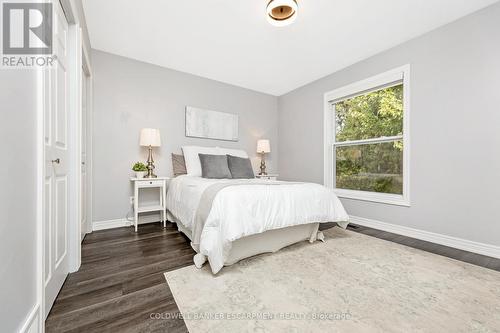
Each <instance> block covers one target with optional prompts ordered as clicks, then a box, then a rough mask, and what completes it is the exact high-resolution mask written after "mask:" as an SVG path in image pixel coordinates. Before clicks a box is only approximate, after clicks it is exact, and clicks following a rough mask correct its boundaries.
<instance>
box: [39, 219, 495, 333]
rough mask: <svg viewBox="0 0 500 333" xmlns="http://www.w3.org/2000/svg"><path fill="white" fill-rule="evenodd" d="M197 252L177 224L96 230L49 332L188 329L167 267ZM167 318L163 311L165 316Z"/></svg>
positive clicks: (485, 262)
mask: <svg viewBox="0 0 500 333" xmlns="http://www.w3.org/2000/svg"><path fill="white" fill-rule="evenodd" d="M349 229H350V230H352V231H355V232H359V233H362V234H365V235H370V236H373V237H377V238H381V239H385V240H388V241H392V242H396V243H399V244H403V245H406V246H410V247H414V248H418V249H421V250H424V251H428V252H432V253H436V254H439V255H443V256H446V257H450V258H453V259H457V260H462V261H465V262H468V263H471V264H475V265H479V266H483V267H486V268H490V269H494V270H497V271H500V260H499V259H495V258H490V257H485V256H481V255H478V254H473V253H470V252H466V251H461V250H457V249H453V248H450V247H446V246H442V245H437V244H433V243H429V242H425V241H420V240H417V239H413V238H408V237H405V236H399V235H396V234H391V233H387V232H384V231H380V230H375V229H371V228H366V227H361V226H355V225H351V226H350V227H349ZM193 255H194V251H193V250H192V249H191V247H190V245H189V240H187V238H185V237H184V236H183V235H181V234H180V233H179V232H178V231H177V228H176V227H175V225H174V224H172V223H168V224H167V228H166V229H163V228H162V227H161V225H160V224H159V223H152V224H146V225H141V226H140V227H139V232H138V233H135V232H134V229H133V228H132V227H129V228H118V229H111V230H103V231H96V232H93V233H91V234H89V235H87V236H86V237H85V240H84V241H83V245H82V265H81V268H80V270H79V271H78V272H76V273H72V274H70V275H69V276H68V278H67V280H66V282H65V283H64V286H63V288H62V289H61V292H60V293H59V295H58V296H57V299H56V302H55V303H54V306H53V308H52V310H51V312H50V314H49V317H48V318H47V321H46V330H47V332H49V333H50V332H187V329H186V326H185V324H184V321H183V320H182V319H151V315H152V314H153V315H154V314H156V313H161V314H165V313H170V314H176V313H178V311H179V310H178V308H177V305H176V304H175V301H174V298H173V296H172V293H171V292H170V289H169V287H168V285H167V283H166V281H165V278H164V276H163V273H164V272H167V271H169V270H174V269H177V268H180V267H184V266H187V265H191V264H192V259H193ZM163 318H165V315H163Z"/></svg>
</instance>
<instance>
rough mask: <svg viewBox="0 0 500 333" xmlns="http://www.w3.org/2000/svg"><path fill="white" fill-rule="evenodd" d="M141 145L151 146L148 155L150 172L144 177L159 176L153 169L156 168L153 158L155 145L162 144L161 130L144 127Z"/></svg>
mask: <svg viewBox="0 0 500 333" xmlns="http://www.w3.org/2000/svg"><path fill="white" fill-rule="evenodd" d="M140 145H141V146H143V147H149V156H148V166H147V169H148V174H147V175H146V176H144V178H157V177H156V175H155V174H154V172H153V170H154V169H155V165H154V160H153V147H160V146H161V137H160V130H159V129H156V128H143V129H142V130H141V140H140Z"/></svg>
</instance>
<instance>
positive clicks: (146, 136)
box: [139, 128, 161, 147]
mask: <svg viewBox="0 0 500 333" xmlns="http://www.w3.org/2000/svg"><path fill="white" fill-rule="evenodd" d="M139 144H140V145H141V146H145V147H149V146H151V147H160V146H161V137H160V130H159V129H156V128H143V129H141V140H140V143H139Z"/></svg>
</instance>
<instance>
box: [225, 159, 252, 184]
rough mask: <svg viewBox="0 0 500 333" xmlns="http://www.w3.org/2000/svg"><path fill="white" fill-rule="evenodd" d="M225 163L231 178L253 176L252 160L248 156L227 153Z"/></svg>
mask: <svg viewBox="0 0 500 333" xmlns="http://www.w3.org/2000/svg"><path fill="white" fill-rule="evenodd" d="M227 165H228V167H229V171H231V176H232V177H233V178H239V179H242V178H246V179H248V178H255V175H254V173H253V168H252V162H250V159H249V158H241V157H237V156H232V155H227Z"/></svg>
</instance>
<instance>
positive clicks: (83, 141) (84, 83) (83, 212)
mask: <svg viewBox="0 0 500 333" xmlns="http://www.w3.org/2000/svg"><path fill="white" fill-rule="evenodd" d="M87 84H88V78H87V76H86V74H85V71H84V70H83V68H82V129H81V132H80V133H81V136H82V137H81V140H80V142H81V149H82V166H81V168H82V176H81V184H80V189H81V205H82V207H81V218H82V220H81V222H80V223H81V228H80V238H81V240H82V241H83V238H84V237H85V234H86V233H87V230H88V227H87V211H88V209H87V200H88V198H87V190H88V189H87V178H88V175H87V89H88V87H87Z"/></svg>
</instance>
